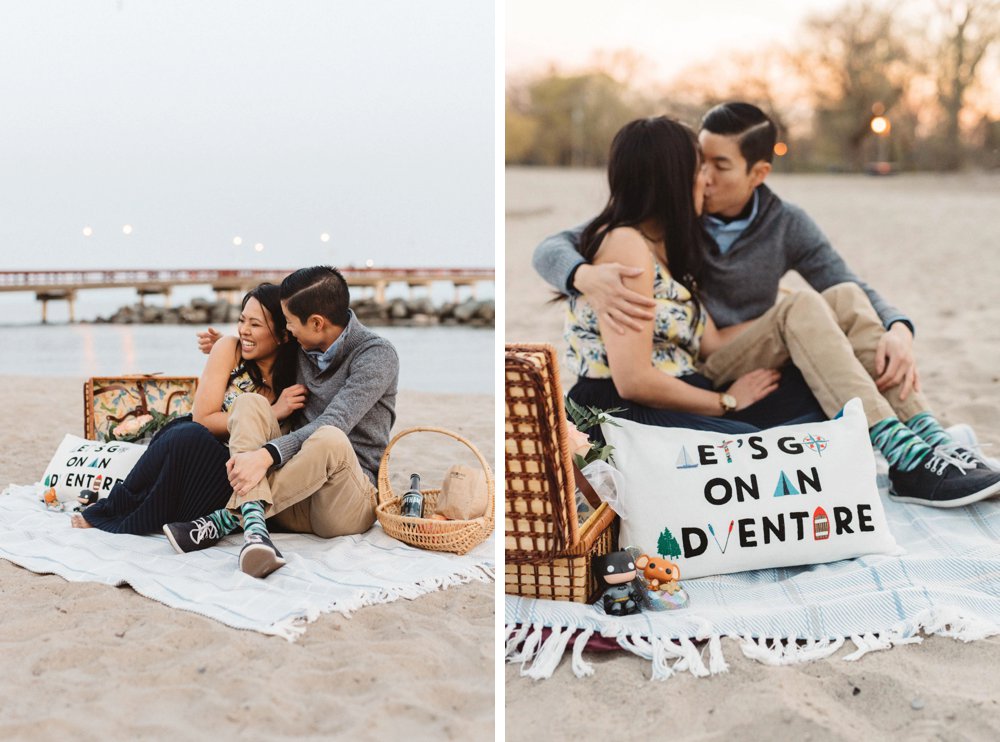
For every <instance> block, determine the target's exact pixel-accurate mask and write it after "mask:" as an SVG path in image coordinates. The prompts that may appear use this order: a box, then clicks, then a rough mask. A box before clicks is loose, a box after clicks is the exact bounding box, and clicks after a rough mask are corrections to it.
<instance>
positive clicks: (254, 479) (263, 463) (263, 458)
mask: <svg viewBox="0 0 1000 742" xmlns="http://www.w3.org/2000/svg"><path fill="white" fill-rule="evenodd" d="M273 463H274V459H272V458H271V454H270V452H269V451H268V450H267V449H266V448H258V449H257V450H256V451H245V452H243V453H238V454H236V455H235V456H233V457H232V458H231V459H229V461H227V462H226V471H227V472H228V473H229V485H230V486H231V487H232V488H233V494H234V495H236V496H237V497H242V496H243V495H245V494H246V493H247V492H249V491H250V490H251V489H253V487H254V485H256V484H257V483H258V482H260V480H262V479H263V478H264V477H265V476H267V470H268V469H270V468H271V465H272V464H273Z"/></svg>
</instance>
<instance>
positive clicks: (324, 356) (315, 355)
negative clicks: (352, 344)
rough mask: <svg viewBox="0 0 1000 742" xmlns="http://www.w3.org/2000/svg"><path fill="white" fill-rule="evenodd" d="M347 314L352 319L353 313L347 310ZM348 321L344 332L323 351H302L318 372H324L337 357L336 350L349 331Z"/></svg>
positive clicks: (349, 324)
mask: <svg viewBox="0 0 1000 742" xmlns="http://www.w3.org/2000/svg"><path fill="white" fill-rule="evenodd" d="M348 313H349V317H350V319H353V317H354V312H353V311H351V310H348ZM350 319H348V321H347V326H346V327H344V331H343V332H342V333H340V335H339V336H338V337H337V339H336V340H334V341H333V342H332V343H331V344H330V347H329V348H327V349H326V350H323V351H319V350H305V351H303V352H304V353H305V354H306V355H307V356H309V360H311V361H312V362H313V363H314V364H316V367H317V368H319V370H320V371H326V370H327V369H328V368H329V367H330V364H331V363H333V359H334V357H335V356H336V355H337V350H338V349H339V348H340V346H341V344H342V343H343V340H344V338H345V337H346V336H347V333H348V332H350V329H351V322H350Z"/></svg>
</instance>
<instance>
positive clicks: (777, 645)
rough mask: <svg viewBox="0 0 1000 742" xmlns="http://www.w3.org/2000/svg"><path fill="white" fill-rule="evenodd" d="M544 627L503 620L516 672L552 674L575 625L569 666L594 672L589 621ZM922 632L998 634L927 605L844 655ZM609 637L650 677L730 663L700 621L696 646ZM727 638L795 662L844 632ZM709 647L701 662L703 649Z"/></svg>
mask: <svg viewBox="0 0 1000 742" xmlns="http://www.w3.org/2000/svg"><path fill="white" fill-rule="evenodd" d="M545 629H546V627H545V626H544V624H542V623H535V624H531V625H521V626H517V625H514V626H507V631H506V642H505V644H506V656H507V662H508V663H518V662H519V663H520V664H521V675H522V676H523V677H528V678H532V679H533V680H541V679H544V678H549V677H552V674H553V673H554V672H555V670H556V668H557V667H558V666H559V663H560V662H561V661H562V657H563V654H564V653H565V652H566V649H567V647H568V646H569V642H570V639H572V638H573V635H574V634H575V633H576V632H577V631H578V630H579V631H580V633H579V634H578V635H577V636H576V639H575V640H574V641H573V648H572V663H571V666H572V670H573V674H574V675H576V676H577V677H578V678H584V677H590V676H591V675H593V674H594V666H593V664H592V663H590V662H587V661H586V660H585V659H584V657H583V651H584V649H585V648H586V646H587V641H588V640H589V639H590V638H591V637H592V636H593V635H594V633H595V629H594V628H591V627H587V628H584V627H578V626H568V627H565V628H564V627H555V628H552V629H551V633H550V634H549V635H548V636H547V637H545V639H544V641H543V640H542V637H543V634H544V631H545ZM921 632H922V633H923V634H924V635H927V636H930V635H937V636H945V637H949V638H952V639H958V640H959V641H963V642H971V641H977V640H979V639H985V638H987V637H990V636H995V635H997V634H1000V626H998V625H997V624H995V623H992V622H990V621H988V620H986V619H982V618H976V617H970V616H966V615H963V614H962V612H961V611H960V610H959V609H957V608H933V609H927V610H925V611H923V612H921V613H919V614H917V615H916V616H915V617H913V618H912V619H910V620H908V621H901V622H899V623H897V624H895V625H894V626H892V627H890V628H889V629H886V630H884V631H881V632H871V633H866V634H854V635H852V636H851V637H850V641H851V643H852V644H853V645H854V651H853V652H851V653H849V654H847V655H845V656H844V657H843V659H844V660H845V661H846V662H856V661H857V660H859V659H861V658H862V657H864V656H865V655H866V654H868V653H869V652H877V651H879V650H883V649H891V648H892V647H895V646H899V645H900V644H918V643H920V642H922V641H923V637H922V636H920V634H921ZM604 635H605V636H608V637H610V638H614V639H615V640H616V641H617V642H618V645H619V646H620V647H621V648H622V649H624V650H626V651H628V652H631V653H632V654H634V655H636V656H638V657H641V658H643V659H644V660H648V661H649V662H650V663H651V665H652V679H653V680H666V679H668V678H670V677H673V676H674V675H675V674H677V673H682V672H689V673H691V674H692V675H694V676H695V677H699V678H701V677H707V676H709V675H718V674H720V673H724V672H728V671H729V665H728V663H727V662H726V658H725V656H724V655H723V652H722V636H721V635H719V634H715V633H711V631H710V630H709V628H708V627H707V626H703V627H701V629H700V630H699V631H698V634H697V639H698V640H706V639H707V642H706V643H705V645H704V647H703V648H702V649H700V650H699V649H698V647H697V646H696V645H695V644H694V642H693V641H692V640H691V639H689V638H687V637H681V638H680V639H672V638H670V637H666V636H660V635H657V634H654V635H652V636H650V637H644V636H641V635H638V634H628V633H627V632H626V631H625V630H624V629H622V630H621V631H620V632H619V633H618V634H617V635H615V634H604ZM729 638H731V639H733V640H735V641H737V642H738V643H739V647H740V650H741V651H742V652H743V655H744V656H745V657H747V658H748V659H752V660H755V661H757V662H760V663H762V664H765V665H772V666H781V665H796V664H801V663H805V662H813V661H815V660H820V659H825V658H827V657H830V656H832V655H834V654H835V653H836V652H837V651H838V650H840V648H841V647H843V646H844V644H845V643H846V641H847V640H846V639H845V638H844V637H836V638H832V639H830V638H827V639H799V638H797V637H796V636H794V635H792V636H786V637H782V636H771V637H767V636H762V637H757V638H754V637H753V636H751V635H749V634H744V635H742V636H739V635H731V636H729ZM706 651H707V652H708V662H707V664H706V662H705V658H704V654H705V652H706Z"/></svg>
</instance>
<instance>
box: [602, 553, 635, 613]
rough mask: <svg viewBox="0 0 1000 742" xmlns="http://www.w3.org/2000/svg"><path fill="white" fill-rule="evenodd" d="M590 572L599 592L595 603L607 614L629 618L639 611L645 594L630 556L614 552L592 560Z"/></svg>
mask: <svg viewBox="0 0 1000 742" xmlns="http://www.w3.org/2000/svg"><path fill="white" fill-rule="evenodd" d="M593 570H594V576H595V577H596V578H597V589H598V591H600V596H599V597H598V601H600V602H601V604H602V605H603V607H604V612H605V613H606V614H607V615H609V616H630V615H632V614H633V613H639V612H640V611H641V610H642V606H643V604H644V602H645V600H644V593H643V589H642V583H641V582H640V581H639V575H638V572H636V568H635V562H634V561H633V560H632V555H631V554H629V553H628V552H627V551H613V552H611V553H610V554H605V555H604V556H598V557H594V562H593Z"/></svg>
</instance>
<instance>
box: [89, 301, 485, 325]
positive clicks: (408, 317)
mask: <svg viewBox="0 0 1000 742" xmlns="http://www.w3.org/2000/svg"><path fill="white" fill-rule="evenodd" d="M351 309H353V310H354V313H355V314H356V315H357V317H358V319H360V320H361V321H362V322H363V323H365V324H366V325H371V326H380V325H381V326H394V327H432V326H438V325H441V326H456V325H457V326H463V327H493V323H494V318H495V316H496V306H495V303H494V301H493V299H484V300H481V301H477V300H475V299H466V300H465V301H463V302H460V303H457V304H456V303H454V302H449V303H446V304H440V305H435V304H434V303H433V302H432V301H431V300H430V299H428V298H418V299H400V298H397V299H391V300H389V301H387V302H385V303H382V304H380V303H377V302H376V301H375V300H374V299H357V300H355V301H353V302H351ZM239 316H240V306H239V304H233V303H231V302H229V301H227V300H226V299H218V300H216V301H209V300H207V299H192V300H191V301H190V302H189V303H188V304H184V305H180V306H176V307H163V306H155V305H142V304H138V303H137V304H131V305H127V306H124V307H122V308H121V309H119V310H118V311H117V312H115V313H114V314H112V315H111V316H110V317H98V318H97V319H96V320H94V321H93V324H115V325H214V324H232V323H234V322H236V321H237V320H238V319H239Z"/></svg>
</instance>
